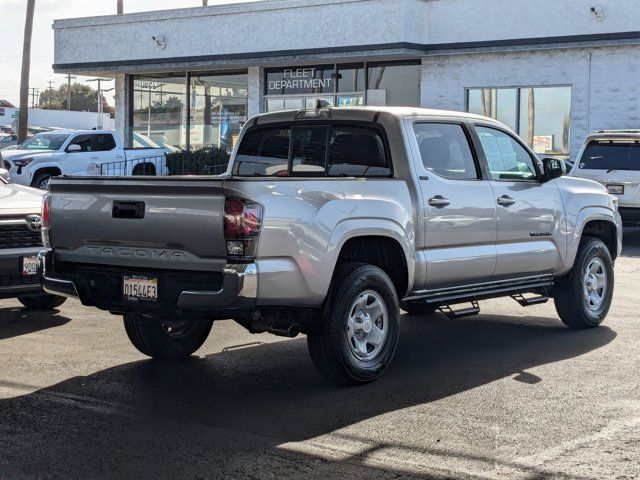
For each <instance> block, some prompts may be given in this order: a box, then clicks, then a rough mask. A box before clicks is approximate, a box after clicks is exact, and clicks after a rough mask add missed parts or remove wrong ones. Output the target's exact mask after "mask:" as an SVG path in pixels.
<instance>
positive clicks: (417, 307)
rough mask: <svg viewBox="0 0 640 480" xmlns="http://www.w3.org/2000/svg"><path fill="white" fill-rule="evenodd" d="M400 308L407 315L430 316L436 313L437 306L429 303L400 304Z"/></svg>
mask: <svg viewBox="0 0 640 480" xmlns="http://www.w3.org/2000/svg"><path fill="white" fill-rule="evenodd" d="M400 308H402V310H404V311H405V312H407V313H408V314H409V315H431V314H432V313H435V312H437V311H438V306H437V305H433V304H430V303H412V302H400Z"/></svg>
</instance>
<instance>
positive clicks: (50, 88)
mask: <svg viewBox="0 0 640 480" xmlns="http://www.w3.org/2000/svg"><path fill="white" fill-rule="evenodd" d="M47 83H48V84H49V109H51V100H53V84H54V83H56V82H54V81H52V80H49V81H48V82H47Z"/></svg>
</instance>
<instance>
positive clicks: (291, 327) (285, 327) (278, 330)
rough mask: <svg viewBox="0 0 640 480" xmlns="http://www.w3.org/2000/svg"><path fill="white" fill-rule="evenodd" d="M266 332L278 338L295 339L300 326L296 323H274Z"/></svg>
mask: <svg viewBox="0 0 640 480" xmlns="http://www.w3.org/2000/svg"><path fill="white" fill-rule="evenodd" d="M267 331H268V332H269V333H273V334H274V335H277V336H279V337H287V338H295V337H297V336H298V335H299V334H300V325H299V324H298V323H278V322H274V323H272V324H271V325H270V326H269V329H268V330H267Z"/></svg>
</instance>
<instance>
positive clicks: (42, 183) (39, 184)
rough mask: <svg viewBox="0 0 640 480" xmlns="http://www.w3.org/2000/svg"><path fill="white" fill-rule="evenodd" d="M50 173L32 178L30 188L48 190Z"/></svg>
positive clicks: (39, 174)
mask: <svg viewBox="0 0 640 480" xmlns="http://www.w3.org/2000/svg"><path fill="white" fill-rule="evenodd" d="M51 177H53V175H51V174H50V173H38V174H36V176H35V177H34V178H33V182H31V186H32V187H35V188H39V189H40V190H48V189H49V181H50V180H51Z"/></svg>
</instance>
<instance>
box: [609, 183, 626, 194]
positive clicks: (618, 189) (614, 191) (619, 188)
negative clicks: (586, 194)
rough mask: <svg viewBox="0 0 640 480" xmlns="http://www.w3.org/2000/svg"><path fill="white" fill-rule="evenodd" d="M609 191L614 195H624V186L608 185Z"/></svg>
mask: <svg viewBox="0 0 640 480" xmlns="http://www.w3.org/2000/svg"><path fill="white" fill-rule="evenodd" d="M607 190H609V193H611V194H613V195H624V185H607Z"/></svg>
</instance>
